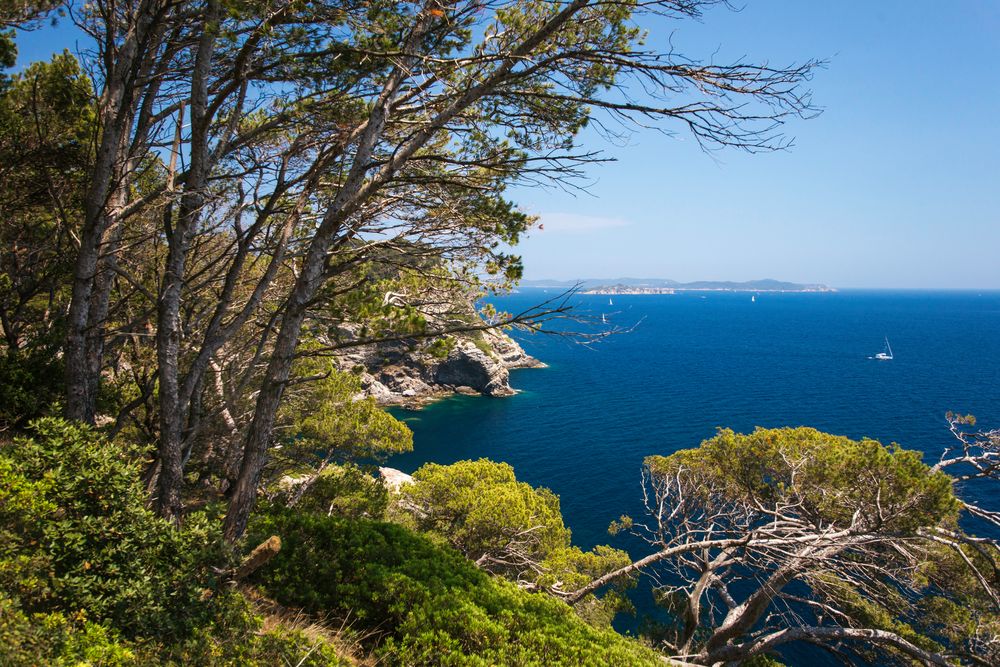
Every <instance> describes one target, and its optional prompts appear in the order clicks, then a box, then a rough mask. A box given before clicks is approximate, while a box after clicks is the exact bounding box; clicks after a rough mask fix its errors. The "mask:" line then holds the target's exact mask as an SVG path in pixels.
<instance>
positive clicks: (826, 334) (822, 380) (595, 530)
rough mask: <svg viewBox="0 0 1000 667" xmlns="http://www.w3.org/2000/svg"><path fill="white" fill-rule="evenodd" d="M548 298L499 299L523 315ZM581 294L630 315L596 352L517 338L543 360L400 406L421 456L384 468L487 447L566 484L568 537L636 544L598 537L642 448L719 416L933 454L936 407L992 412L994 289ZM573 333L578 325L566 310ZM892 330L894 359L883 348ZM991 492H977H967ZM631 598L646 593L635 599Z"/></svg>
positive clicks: (692, 435) (998, 319) (995, 411)
mask: <svg viewBox="0 0 1000 667" xmlns="http://www.w3.org/2000/svg"><path fill="white" fill-rule="evenodd" d="M547 296H551V294H545V293H543V292H542V291H540V290H524V291H523V292H521V293H519V294H514V295H511V296H508V297H504V298H503V299H498V300H497V301H496V303H497V305H498V306H499V307H501V308H505V309H507V310H510V311H519V310H521V309H523V308H526V307H528V306H530V305H531V304H533V303H537V302H538V301H540V300H541V299H543V298H544V297H547ZM750 297H751V295H750V294H747V293H704V294H703V293H696V292H693V293H680V294H674V295H634V296H626V295H622V296H615V297H613V301H614V303H613V304H610V303H609V297H607V296H597V295H578V296H576V297H575V299H574V301H575V303H576V304H577V307H578V309H579V311H580V312H581V313H585V314H588V315H590V316H592V317H593V318H596V319H597V320H600V319H601V316H602V315H604V317H605V318H606V319H607V320H608V321H609V324H611V325H617V326H621V327H623V328H627V327H630V326H632V325H636V326H635V328H634V329H633V330H632V331H631V332H630V333H627V334H622V335H616V336H611V337H609V338H608V339H606V340H604V341H603V342H601V343H599V344H597V345H593V346H590V347H586V346H582V345H579V344H575V343H572V342H570V341H568V340H565V339H562V338H559V337H551V336H538V335H535V336H527V337H523V336H521V337H519V338H520V340H521V342H522V344H523V345H524V347H525V348H526V349H527V351H528V352H529V353H531V354H533V355H535V356H537V357H538V358H540V359H541V360H543V361H545V362H546V363H548V364H550V367H549V368H546V369H530V370H520V371H514V372H513V374H512V384H513V385H514V386H515V387H516V388H517V389H519V390H520V393H518V394H517V395H516V396H513V397H510V398H503V399H491V398H480V397H467V396H457V397H455V398H452V399H448V400H445V401H441V402H439V403H436V404H434V405H431V406H429V407H427V408H425V409H424V410H422V411H420V412H397V413H396V414H397V415H398V416H401V417H402V418H403V419H405V420H406V421H407V423H409V425H410V427H411V428H412V429H413V432H414V451H413V452H412V453H409V454H404V455H400V456H397V457H394V458H393V459H392V460H391V461H390V462H389V465H391V466H393V467H396V468H400V469H402V470H405V471H407V472H412V471H413V470H414V469H416V468H417V467H419V466H420V465H422V464H423V463H425V462H431V461H432V462H437V463H452V462H454V461H458V460H461V459H474V458H480V457H486V458H490V459H493V460H497V461H506V462H508V463H510V464H511V465H513V466H514V468H515V470H516V471H517V475H518V478H519V479H521V480H523V481H526V482H528V483H530V484H533V485H536V486H545V487H548V488H550V489H552V490H553V491H554V492H555V493H557V494H558V495H559V496H560V499H561V503H562V511H563V516H564V517H565V520H566V523H567V525H568V526H570V527H571V528H572V530H573V538H574V542H575V543H577V544H579V545H580V546H582V547H584V548H589V547H592V546H594V545H596V544H602V543H610V544H613V545H615V546H619V547H623V548H628V549H629V550H630V551H631V552H632V553H633V555H635V556H638V555H641V554H642V549H641V545H638V544H635V543H631V542H629V541H628V540H624V539H622V538H611V537H609V535H608V534H607V527H608V524H609V523H610V522H611V521H612V520H613V519H616V518H617V517H619V516H620V515H621V514H630V515H633V516H637V517H638V516H641V510H642V508H641V497H640V485H639V484H640V468H641V465H642V461H643V459H644V457H646V456H648V455H651V454H669V453H671V452H674V451H677V450H678V449H682V448H687V447H693V446H696V445H697V444H698V443H699V442H701V441H702V440H703V439H705V438H708V437H711V436H712V435H713V434H714V432H715V431H716V429H717V428H719V427H730V428H733V429H735V430H737V431H749V430H751V429H753V428H754V427H755V426H764V427H776V426H813V427H816V428H818V429H821V430H824V431H829V432H832V433H837V434H842V435H847V436H850V437H852V438H859V437H862V436H868V437H872V438H876V439H878V440H881V441H882V442H884V443H889V442H897V443H899V444H901V445H903V446H904V447H907V448H911V449H919V450H921V451H923V452H925V455H926V458H927V459H928V460H929V461H930V460H936V459H937V457H938V456H939V455H940V452H941V450H942V448H943V447H944V446H945V445H946V444H947V443H948V442H949V439H950V438H951V436H950V434H949V433H948V430H947V426H946V424H945V421H944V415H945V413H946V412H947V411H949V410H953V411H960V412H963V413H973V414H975V415H976V416H977V417H978V418H979V420H980V423H981V424H983V425H986V426H989V425H994V426H996V425H1000V292H984V293H982V294H979V293H972V292H922V291H921V292H916V291H915V292H875V291H873V292H868V291H845V292H837V293H809V294H792V293H781V294H779V293H773V294H772V293H760V294H758V295H757V296H756V299H755V300H754V301H752V300H751V298H750ZM562 326H564V327H567V328H570V329H571V328H573V327H585V326H588V325H579V324H573V323H563V324H562ZM884 337H888V338H889V341H890V343H891V345H892V349H893V352H894V354H895V358H894V359H893V360H892V361H878V360H875V359H872V358H871V357H872V356H873V355H874V354H875V353H877V352H880V351H882V349H883V338H884ZM969 493H970V494H971V495H972V499H974V500H978V501H988V500H989V498H988V497H987V494H986V492H985V490H983V489H982V488H981V487H980V488H972V489H970V490H969ZM638 602H639V604H640V606H641V607H647V606H648V605H647V604H646V603H644V602H642V601H641V600H638Z"/></svg>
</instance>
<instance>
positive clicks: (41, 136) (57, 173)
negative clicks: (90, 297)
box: [0, 52, 95, 385]
mask: <svg viewBox="0 0 1000 667" xmlns="http://www.w3.org/2000/svg"><path fill="white" fill-rule="evenodd" d="M92 94H93V91H92V86H91V83H90V79H89V78H88V77H87V76H86V75H85V74H84V73H83V72H82V71H81V69H80V65H79V63H78V62H77V61H76V59H75V58H74V57H73V56H72V55H70V54H69V53H68V52H67V53H63V54H60V55H56V56H54V57H53V59H52V61H51V62H42V63H33V64H32V65H30V66H29V67H27V68H25V69H24V70H23V71H22V72H20V73H18V74H17V75H15V76H13V77H12V78H11V81H10V84H9V86H8V87H7V88H6V89H5V90H2V91H0V325H2V334H3V336H2V338H0V342H2V344H3V345H4V347H6V349H7V351H8V354H9V353H12V352H18V351H22V349H23V348H28V349H29V350H30V351H36V352H40V353H42V354H44V355H46V356H47V357H48V359H49V360H50V361H51V360H52V359H53V358H54V357H55V356H56V355H55V351H56V350H57V349H58V345H59V343H60V342H61V340H60V338H61V337H62V335H63V334H64V331H63V330H62V329H61V327H60V322H61V318H62V316H63V313H64V310H65V306H66V303H67V302H68V298H69V293H68V292H69V290H68V284H69V280H70V276H71V271H72V266H73V259H74V253H73V241H74V239H75V234H76V231H77V230H78V228H79V225H80V220H81V217H80V211H81V209H82V206H83V195H84V191H85V183H86V178H87V176H88V171H89V167H90V163H91V160H92V150H91V146H92V133H93V131H94V124H95V116H94V107H93V103H92V99H91V98H92ZM28 361H29V363H30V362H32V361H33V360H31V359H29V360H28ZM36 365H37V363H36ZM53 370H55V369H54V368H53ZM42 384H43V385H45V384H51V381H49V382H47V383H46V382H43V383H42Z"/></svg>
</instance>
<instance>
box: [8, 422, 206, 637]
mask: <svg viewBox="0 0 1000 667" xmlns="http://www.w3.org/2000/svg"><path fill="white" fill-rule="evenodd" d="M31 431H32V432H33V436H32V437H26V438H18V439H16V440H14V441H13V442H12V443H8V444H7V445H5V446H4V447H3V448H2V449H0V587H2V588H3V590H5V591H8V592H10V593H12V594H13V595H14V596H15V597H16V599H17V600H18V602H19V604H20V606H21V608H22V609H23V610H24V612H25V613H27V614H29V615H31V614H39V613H41V614H45V613H54V612H68V613H71V614H74V613H78V612H79V613H85V614H86V616H87V617H88V618H89V619H91V620H94V621H97V622H101V623H108V624H110V625H112V626H113V627H115V628H118V629H119V630H120V631H121V632H122V633H123V635H125V636H127V637H137V636H144V635H155V636H158V637H160V638H170V637H179V636H184V635H186V634H189V633H190V632H191V630H192V629H193V628H194V627H196V626H197V625H198V624H200V623H203V622H204V621H205V618H207V617H209V616H210V615H211V613H212V610H211V605H210V604H208V603H206V602H203V600H207V599H208V598H209V597H211V592H212V589H213V588H214V586H215V584H216V581H215V578H216V577H215V574H214V572H213V570H212V568H211V567H210V565H219V564H224V562H225V561H226V552H225V550H224V547H223V543H222V541H221V539H220V537H219V534H218V531H217V530H215V528H214V527H212V526H211V525H210V522H209V521H208V520H207V518H206V517H205V516H203V515H197V514H196V515H192V516H191V517H189V518H188V520H187V522H186V523H185V526H184V529H183V530H175V529H174V528H173V527H172V526H171V525H169V524H168V523H167V522H165V521H163V520H161V519H159V518H158V517H157V516H155V515H154V514H153V513H152V512H151V511H150V510H149V509H147V508H146V506H145V500H146V493H145V491H144V489H143V486H142V484H141V481H140V477H139V470H138V466H137V464H136V463H134V462H132V458H131V456H129V453H128V452H126V451H123V450H122V449H121V448H120V447H118V446H116V445H114V444H112V443H109V442H107V441H105V440H103V439H102V438H101V437H100V436H99V435H98V434H96V433H94V432H93V431H91V430H90V429H88V428H85V427H82V426H77V425H73V424H70V423H67V422H65V421H62V420H59V419H53V418H46V419H42V420H39V421H36V422H34V423H33V424H32V427H31Z"/></svg>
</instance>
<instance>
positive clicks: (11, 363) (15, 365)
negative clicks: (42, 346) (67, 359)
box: [0, 349, 65, 432]
mask: <svg viewBox="0 0 1000 667" xmlns="http://www.w3.org/2000/svg"><path fill="white" fill-rule="evenodd" d="M64 391H65V385H64V383H63V369H62V363H61V361H60V360H59V359H58V358H57V357H54V356H52V354H51V352H50V351H48V350H39V349H34V350H26V351H14V350H10V349H8V350H7V352H6V353H2V352H0V432H2V431H6V430H10V429H21V428H23V427H24V426H25V425H27V423H28V422H29V421H31V420H32V419H35V418H37V417H42V416H44V415H46V414H50V413H51V412H53V408H58V406H59V404H60V401H61V399H62V396H63V392H64Z"/></svg>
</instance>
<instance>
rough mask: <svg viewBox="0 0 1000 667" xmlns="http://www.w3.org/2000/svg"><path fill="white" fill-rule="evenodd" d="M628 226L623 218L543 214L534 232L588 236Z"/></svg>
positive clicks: (574, 214) (540, 215)
mask: <svg viewBox="0 0 1000 667" xmlns="http://www.w3.org/2000/svg"><path fill="white" fill-rule="evenodd" d="M628 224H629V222H628V221H627V220H622V219H621V218H605V217H600V216H595V215H579V214H577V213H541V214H539V216H538V224H537V225H536V226H535V227H534V231H535V232H536V233H542V234H546V233H558V234H586V233H588V232H594V231H598V230H601V229H611V228H614V227H625V226H627V225H628Z"/></svg>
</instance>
